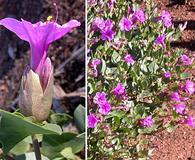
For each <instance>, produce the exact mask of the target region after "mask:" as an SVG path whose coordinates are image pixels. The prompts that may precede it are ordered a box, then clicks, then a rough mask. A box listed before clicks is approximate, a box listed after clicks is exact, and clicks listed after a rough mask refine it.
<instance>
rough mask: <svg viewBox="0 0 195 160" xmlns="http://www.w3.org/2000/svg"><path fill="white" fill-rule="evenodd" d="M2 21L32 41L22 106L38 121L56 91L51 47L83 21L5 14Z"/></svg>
mask: <svg viewBox="0 0 195 160" xmlns="http://www.w3.org/2000/svg"><path fill="white" fill-rule="evenodd" d="M0 25H2V26H4V27H5V28H7V29H9V30H10V31H12V32H14V33H15V34H16V35H17V36H18V37H19V38H20V39H22V40H24V41H27V42H28V43H29V44H30V67H27V68H26V70H25V72H24V75H23V77H22V83H21V92H20V100H19V104H20V110H21V112H22V113H23V114H24V115H26V116H34V117H35V118H36V119H37V120H38V121H43V120H46V119H47V117H48V115H49V112H50V108H51V103H52V93H53V66H52V64H51V60H50V59H49V58H48V55H47V50H48V47H49V45H50V43H52V42H53V41H55V40H57V39H59V38H61V37H62V36H63V35H65V34H66V33H68V32H69V31H70V30H71V29H72V28H74V27H77V26H79V25H80V23H79V22H78V21H76V20H71V21H69V22H68V23H66V24H64V25H62V26H61V25H59V24H57V23H56V22H52V21H47V22H44V23H43V22H37V23H35V24H32V23H30V22H28V21H25V20H23V19H22V20H21V21H18V20H16V19H13V18H4V19H2V20H0Z"/></svg>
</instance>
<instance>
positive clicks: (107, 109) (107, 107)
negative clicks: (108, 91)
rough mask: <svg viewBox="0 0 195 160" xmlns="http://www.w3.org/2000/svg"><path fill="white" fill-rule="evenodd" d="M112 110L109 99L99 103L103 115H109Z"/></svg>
mask: <svg viewBox="0 0 195 160" xmlns="http://www.w3.org/2000/svg"><path fill="white" fill-rule="evenodd" d="M110 110H111V105H110V103H109V102H108V101H105V102H104V103H102V104H101V105H99V110H98V111H99V113H101V114H102V115H107V114H108V113H109V112H110Z"/></svg>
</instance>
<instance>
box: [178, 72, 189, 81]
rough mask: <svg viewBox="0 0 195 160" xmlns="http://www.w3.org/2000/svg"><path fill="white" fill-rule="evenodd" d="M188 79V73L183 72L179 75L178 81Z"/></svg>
mask: <svg viewBox="0 0 195 160" xmlns="http://www.w3.org/2000/svg"><path fill="white" fill-rule="evenodd" d="M189 77H190V73H187V72H183V73H181V74H180V79H188V78H189Z"/></svg>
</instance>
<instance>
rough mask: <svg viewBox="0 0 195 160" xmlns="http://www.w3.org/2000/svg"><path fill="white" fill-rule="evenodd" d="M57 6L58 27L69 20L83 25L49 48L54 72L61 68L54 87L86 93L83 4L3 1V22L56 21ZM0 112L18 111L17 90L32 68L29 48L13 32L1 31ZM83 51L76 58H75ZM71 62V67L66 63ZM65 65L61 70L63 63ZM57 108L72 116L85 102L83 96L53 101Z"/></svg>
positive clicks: (50, 0) (0, 5) (73, 0)
mask: <svg viewBox="0 0 195 160" xmlns="http://www.w3.org/2000/svg"><path fill="white" fill-rule="evenodd" d="M54 2H56V4H57V6H58V11H59V14H58V20H57V22H58V23H59V24H64V23H66V22H67V21H68V20H70V19H77V20H79V21H80V22H81V23H82V25H81V27H79V28H77V29H75V30H74V31H73V32H71V33H69V34H68V35H66V36H64V38H62V39H61V40H58V41H56V42H54V43H53V44H52V45H50V48H49V57H50V58H51V60H52V62H53V65H54V68H55V69H57V68H59V67H60V68H61V69H60V70H58V71H59V72H60V73H58V74H57V75H56V76H55V84H57V85H59V86H61V87H62V89H63V90H64V92H65V93H72V92H74V93H75V92H77V90H80V91H82V92H84V90H83V87H84V85H85V77H84V75H85V74H84V72H85V70H84V64H85V62H84V51H83V49H80V48H82V47H83V46H84V33H85V32H84V30H85V28H84V20H85V12H84V10H85V6H84V0H42V1H40V0H28V1H27V0H23V1H21V0H0V18H5V17H13V18H16V19H20V18H23V19H25V20H28V21H31V22H33V23H35V22H37V21H39V20H42V21H46V19H47V17H48V16H50V15H51V16H53V17H54V19H55V16H56V9H55V7H54V5H53V3H54ZM0 44H1V45H0V108H3V109H6V110H12V109H14V108H17V97H18V90H19V88H20V79H21V76H22V73H23V70H24V68H25V66H27V65H28V64H29V53H30V51H29V46H28V44H27V43H26V42H24V41H22V40H20V39H19V38H18V37H17V36H15V35H14V34H13V33H11V32H10V31H8V30H6V29H4V28H3V27H0ZM78 49H80V52H79V53H77V56H75V57H73V58H72V55H74V53H75V52H76V51H77V50H78ZM67 60H68V63H66V62H67ZM64 62H65V63H66V65H65V66H62V63H64ZM54 102H55V103H53V105H54V106H53V107H54V108H56V107H57V108H59V107H60V110H61V111H65V112H68V113H70V114H72V111H73V110H74V108H75V107H77V106H78V104H82V105H84V98H82V97H80V95H76V96H74V94H73V95H72V96H69V97H67V96H65V97H64V98H62V99H61V100H60V101H58V100H54Z"/></svg>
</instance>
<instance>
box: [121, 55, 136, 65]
mask: <svg viewBox="0 0 195 160" xmlns="http://www.w3.org/2000/svg"><path fill="white" fill-rule="evenodd" d="M123 60H124V61H125V62H126V63H127V64H128V65H133V64H134V63H135V61H134V59H133V57H132V56H131V55H130V54H126V55H125V56H124V58H123Z"/></svg>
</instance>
